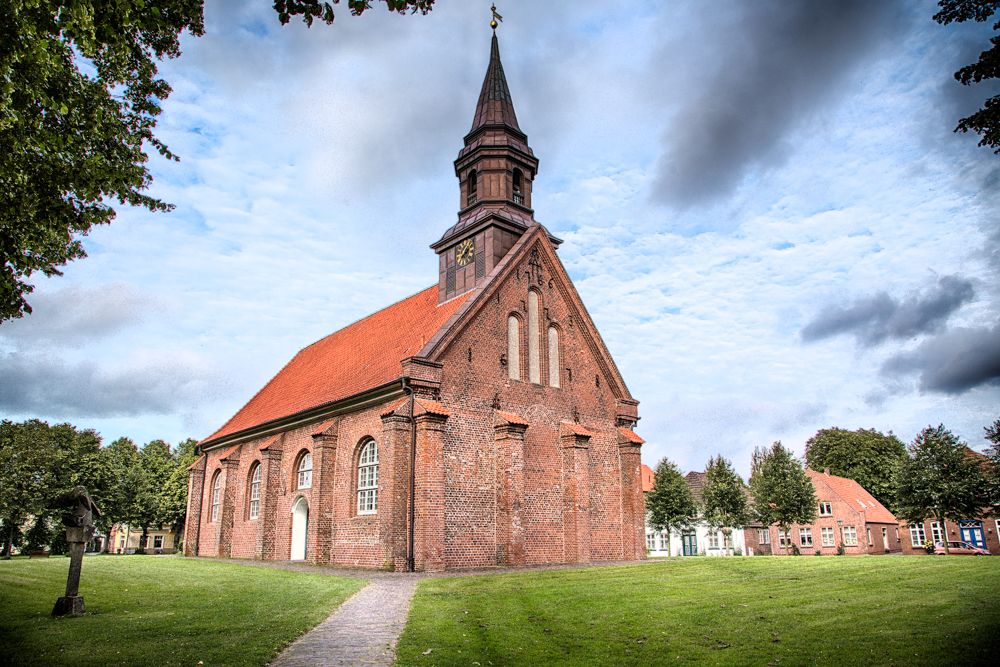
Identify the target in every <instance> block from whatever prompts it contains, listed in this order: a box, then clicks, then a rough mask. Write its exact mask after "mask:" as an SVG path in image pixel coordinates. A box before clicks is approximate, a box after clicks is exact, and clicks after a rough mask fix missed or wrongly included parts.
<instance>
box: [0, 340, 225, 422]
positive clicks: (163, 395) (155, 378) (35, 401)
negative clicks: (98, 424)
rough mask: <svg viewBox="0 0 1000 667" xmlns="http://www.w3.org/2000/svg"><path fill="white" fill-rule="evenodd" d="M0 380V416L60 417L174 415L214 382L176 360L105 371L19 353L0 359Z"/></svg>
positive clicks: (202, 371)
mask: <svg viewBox="0 0 1000 667" xmlns="http://www.w3.org/2000/svg"><path fill="white" fill-rule="evenodd" d="M0 377H2V378H3V382H0V412H3V413H4V414H12V415H26V414H29V415H45V416H47V417H52V418H60V419H61V418H79V417H137V416H140V415H148V414H161V415H163V414H174V413H177V412H180V411H182V410H185V409H190V408H191V407H192V406H193V405H196V404H198V402H199V400H200V399H203V398H206V397H208V396H209V395H211V393H212V390H213V389H214V388H215V387H216V385H217V384H218V382H217V380H216V379H215V378H214V377H213V375H212V374H211V373H210V372H209V371H207V370H205V369H201V368H198V367H197V366H196V365H194V364H192V363H190V362H185V361H178V360H176V359H163V360H158V361H149V362H143V363H139V364H137V365H135V366H133V367H131V368H125V369H119V370H107V369H103V368H101V367H100V366H98V365H97V364H95V363H93V362H84V363H79V364H68V363H66V362H65V361H63V360H62V359H58V358H53V357H48V356H42V355H36V354H23V353H13V354H8V355H0Z"/></svg>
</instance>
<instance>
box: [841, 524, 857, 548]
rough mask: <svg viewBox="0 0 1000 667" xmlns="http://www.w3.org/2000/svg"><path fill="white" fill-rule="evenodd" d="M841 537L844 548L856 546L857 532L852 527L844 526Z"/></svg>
mask: <svg viewBox="0 0 1000 667" xmlns="http://www.w3.org/2000/svg"><path fill="white" fill-rule="evenodd" d="M843 537H844V545H845V546H849V547H856V546H858V531H857V529H856V528H855V527H854V526H844V528H843Z"/></svg>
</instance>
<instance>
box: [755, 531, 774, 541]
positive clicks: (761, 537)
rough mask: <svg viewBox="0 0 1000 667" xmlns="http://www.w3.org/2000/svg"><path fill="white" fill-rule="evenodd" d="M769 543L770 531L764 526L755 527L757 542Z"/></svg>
mask: <svg viewBox="0 0 1000 667" xmlns="http://www.w3.org/2000/svg"><path fill="white" fill-rule="evenodd" d="M770 543H771V531H769V530H767V529H766V528H758V529H757V544H770Z"/></svg>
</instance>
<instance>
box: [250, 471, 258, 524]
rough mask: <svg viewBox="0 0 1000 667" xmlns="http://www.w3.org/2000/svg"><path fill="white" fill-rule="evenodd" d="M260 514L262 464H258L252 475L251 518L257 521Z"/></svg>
mask: <svg viewBox="0 0 1000 667" xmlns="http://www.w3.org/2000/svg"><path fill="white" fill-rule="evenodd" d="M259 513H260V464H259V463H256V464H254V467H253V472H252V473H251V474H250V518H251V519H256V518H257V516H258V515H259Z"/></svg>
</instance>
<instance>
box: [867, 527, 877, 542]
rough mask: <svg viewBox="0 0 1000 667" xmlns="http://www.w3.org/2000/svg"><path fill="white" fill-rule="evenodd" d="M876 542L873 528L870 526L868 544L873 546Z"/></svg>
mask: <svg viewBox="0 0 1000 667" xmlns="http://www.w3.org/2000/svg"><path fill="white" fill-rule="evenodd" d="M874 544H875V543H874V542H872V529H871V528H869V529H868V546H872V545H874Z"/></svg>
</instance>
